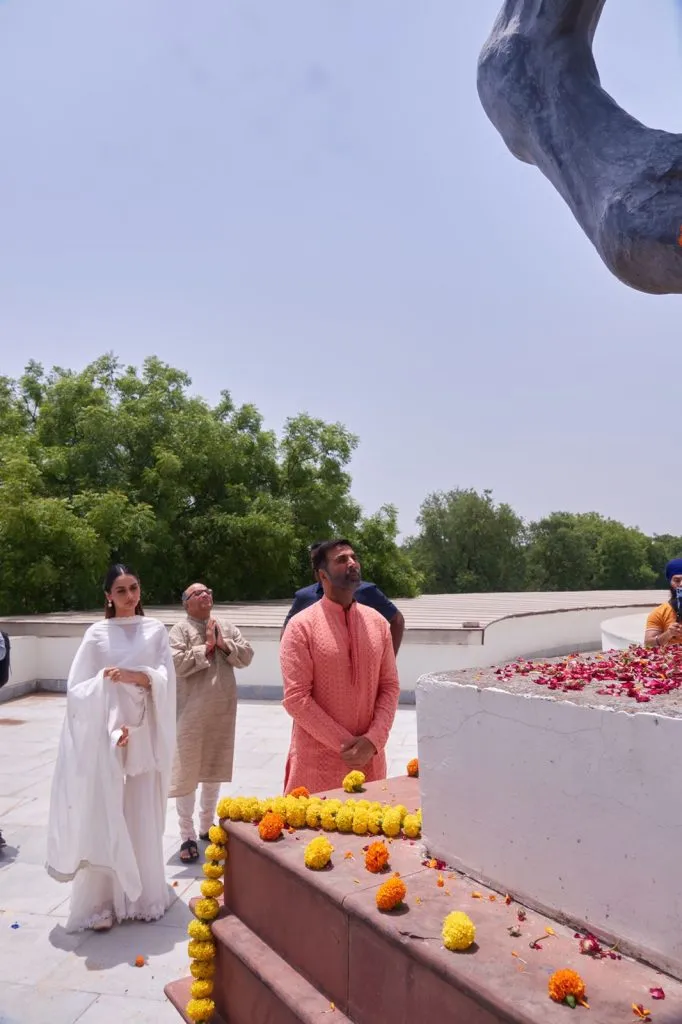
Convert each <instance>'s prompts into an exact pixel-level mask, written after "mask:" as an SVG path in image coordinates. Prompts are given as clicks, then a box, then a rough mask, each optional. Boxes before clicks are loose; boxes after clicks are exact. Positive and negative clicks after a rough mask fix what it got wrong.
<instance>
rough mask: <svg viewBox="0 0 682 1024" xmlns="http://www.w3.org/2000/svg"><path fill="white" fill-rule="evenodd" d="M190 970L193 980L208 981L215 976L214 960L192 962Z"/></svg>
mask: <svg viewBox="0 0 682 1024" xmlns="http://www.w3.org/2000/svg"><path fill="white" fill-rule="evenodd" d="M189 969H190V973H191V975H192V977H193V978H197V979H204V980H206V979H208V978H212V977H213V975H214V974H215V963H214V961H213V960H192V962H191V963H190V965H189Z"/></svg>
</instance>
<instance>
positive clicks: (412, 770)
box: [407, 757, 419, 779]
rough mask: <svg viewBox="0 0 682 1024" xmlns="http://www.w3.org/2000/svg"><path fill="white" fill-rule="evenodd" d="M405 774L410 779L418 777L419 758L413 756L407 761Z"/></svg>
mask: <svg viewBox="0 0 682 1024" xmlns="http://www.w3.org/2000/svg"><path fill="white" fill-rule="evenodd" d="M407 774H408V775H409V776H410V778H411V779H418V778H419V758H418V757H413V758H412V760H411V761H408V762H407Z"/></svg>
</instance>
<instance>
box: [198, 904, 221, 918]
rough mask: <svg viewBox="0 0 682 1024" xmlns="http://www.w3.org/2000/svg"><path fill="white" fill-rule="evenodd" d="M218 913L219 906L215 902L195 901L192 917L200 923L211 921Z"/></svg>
mask: <svg viewBox="0 0 682 1024" xmlns="http://www.w3.org/2000/svg"><path fill="white" fill-rule="evenodd" d="M219 913H220V904H219V903H218V901H217V900H211V899H208V900H206V899H204V900H197V901H196V903H195V904H194V915H195V917H198V918H199V920H200V921H213V920H215V918H216V917H217V916H218V914H219Z"/></svg>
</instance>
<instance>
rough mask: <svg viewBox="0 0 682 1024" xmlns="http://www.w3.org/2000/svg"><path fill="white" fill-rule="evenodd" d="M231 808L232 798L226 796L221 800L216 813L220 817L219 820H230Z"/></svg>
mask: <svg viewBox="0 0 682 1024" xmlns="http://www.w3.org/2000/svg"><path fill="white" fill-rule="evenodd" d="M231 806H232V797H229V796H224V797H223V798H222V799H221V800H219V801H218V807H217V809H216V813H217V815H218V817H219V818H229V816H230V807H231Z"/></svg>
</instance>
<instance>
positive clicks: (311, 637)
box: [280, 540, 400, 793]
mask: <svg viewBox="0 0 682 1024" xmlns="http://www.w3.org/2000/svg"><path fill="white" fill-rule="evenodd" d="M315 557H316V562H317V564H316V565H315V569H316V570H317V572H318V573H319V578H320V582H321V583H322V586H323V588H324V596H323V598H322V600H321V601H318V602H317V603H316V604H314V605H312V606H311V607H309V608H306V609H305V610H304V611H302V612H300V613H299V614H298V615H296V616H295V617H294V618H293V619H292V620H291V621H290V622H289V624H288V625H287V627H286V630H285V632H284V636H283V637H282V644H281V648H280V663H281V666H282V675H283V678H284V702H283V703H284V707H285V708H286V710H287V711H288V712H289V714H290V715H291V717H292V718H293V720H294V722H293V727H292V732H291V744H290V746H289V756H288V757H287V766H286V774H285V779H284V790H285V793H289V792H291V790H292V789H295V788H296V787H297V786H305V787H306V788H307V789H308V790H309V791H310V792H311V793H319V792H321V791H323V790H327V789H338V788H339V787H340V786H341V783H342V782H343V779H344V778H345V776H346V775H347V774H348V772H349V771H352V770H353V769H358V770H360V771H362V772H363V773H364V775H365V778H366V779H367V781H368V782H371V781H374V780H375V779H384V778H386V755H385V747H386V743H387V741H388V736H389V733H390V731H391V726H392V725H393V719H394V718H395V713H396V708H397V707H398V697H399V695H400V686H399V683H398V670H397V668H396V662H395V654H394V653H393V643H392V641H391V631H390V628H389V625H388V623H387V622H386V619H385V618H383V617H382V616H381V615H380V614H379V612H376V611H374V609H373V608H369V607H367V606H366V605H361V604H358V603H357V602H356V601H355V599H354V596H353V595H354V592H355V590H356V588H357V586H358V584H359V583H360V564H359V562H358V560H357V558H356V556H355V553H354V551H353V548H352V547H351V545H350V544H349V543H348V541H345V540H337V541H328V542H326V543H325V544H322V545H320V547H319V548H318V550H317V551H316V553H315Z"/></svg>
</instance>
